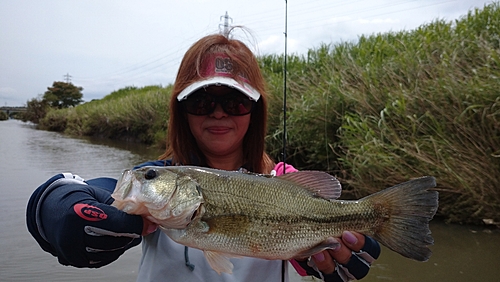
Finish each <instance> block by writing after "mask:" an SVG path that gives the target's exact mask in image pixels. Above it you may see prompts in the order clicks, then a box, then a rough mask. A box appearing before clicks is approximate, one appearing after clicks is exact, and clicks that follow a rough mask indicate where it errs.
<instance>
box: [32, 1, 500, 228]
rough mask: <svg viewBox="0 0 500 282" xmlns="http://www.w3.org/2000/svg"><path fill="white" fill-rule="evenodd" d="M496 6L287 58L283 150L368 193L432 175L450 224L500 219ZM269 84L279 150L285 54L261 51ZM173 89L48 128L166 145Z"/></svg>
mask: <svg viewBox="0 0 500 282" xmlns="http://www.w3.org/2000/svg"><path fill="white" fill-rule="evenodd" d="M499 44H500V7H499V4H498V3H493V4H490V5H488V6H485V7H484V8H483V9H480V10H473V11H470V12H469V13H468V14H467V15H464V16H463V17H462V18H460V19H459V20H457V21H454V22H446V21H442V20H436V21H434V22H432V23H429V24H426V25H423V26H421V27H419V28H418V29H416V30H412V31H402V32H391V33H384V34H376V35H371V36H362V37H360V38H359V42H357V43H340V44H335V45H327V44H325V45H321V46H319V47H318V48H314V49H311V50H309V52H308V53H307V54H306V55H291V56H289V57H288V74H287V76H288V89H287V110H288V118H287V138H288V147H287V151H288V152H287V154H288V155H289V158H288V160H289V162H290V163H293V164H295V165H296V166H297V167H298V168H300V169H319V170H326V171H329V172H331V173H333V174H335V175H337V176H338V177H339V178H341V179H342V182H343V183H344V186H345V190H344V195H346V196H348V197H349V196H352V197H361V196H365V195H367V194H370V193H373V192H376V191H379V190H381V189H383V188H385V187H388V186H390V185H394V184H396V183H399V182H403V181H406V180H408V179H409V178H412V177H418V176H422V175H433V176H435V177H436V178H437V182H438V189H439V190H440V192H441V193H440V209H439V214H440V215H442V216H444V217H445V218H446V219H448V220H449V221H451V222H462V223H480V222H481V220H482V219H484V218H493V219H496V220H497V221H498V220H499V219H500V218H499V214H500V189H499V188H500V173H499V172H500V93H499V89H500V47H499ZM259 59H260V62H261V65H262V69H263V70H264V74H265V77H266V79H267V81H268V85H269V90H270V93H271V97H270V119H269V127H268V136H267V139H266V141H267V148H268V151H269V152H270V153H271V155H272V156H273V157H275V158H276V159H279V156H280V153H281V146H282V136H283V128H282V119H283V117H282V93H283V81H282V77H283V70H282V68H283V64H282V62H283V59H284V58H283V56H282V55H281V56H280V55H266V56H262V57H260V58H259ZM169 95H170V88H169V87H155V86H152V87H145V88H140V89H137V88H126V89H122V90H119V91H116V92H113V93H111V94H110V95H108V96H106V97H105V98H104V99H102V100H99V101H93V102H90V103H86V104H84V105H81V106H78V107H75V108H72V109H67V110H60V111H54V112H50V113H49V114H48V115H47V117H46V118H45V119H44V120H43V121H42V122H41V124H40V125H41V126H43V127H45V128H47V129H50V130H59V131H65V132H68V133H71V134H79V135H100V136H104V137H112V138H116V137H120V138H129V139H134V140H138V141H140V142H144V143H147V144H163V143H164V137H165V132H166V130H167V128H166V125H167V120H168V111H167V108H168V107H167V103H168V99H169V97H170V96H169Z"/></svg>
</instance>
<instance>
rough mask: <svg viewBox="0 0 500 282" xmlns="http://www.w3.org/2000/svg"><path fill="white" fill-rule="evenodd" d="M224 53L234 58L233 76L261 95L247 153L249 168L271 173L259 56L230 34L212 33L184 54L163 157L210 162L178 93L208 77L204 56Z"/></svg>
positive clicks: (193, 162) (191, 162)
mask: <svg viewBox="0 0 500 282" xmlns="http://www.w3.org/2000/svg"><path fill="white" fill-rule="evenodd" d="M214 53H222V54H225V55H226V56H228V57H229V58H230V59H231V61H232V65H233V68H232V72H231V74H230V77H232V78H233V79H235V80H237V81H238V82H242V77H244V80H245V82H246V83H248V84H249V85H251V86H252V87H253V88H254V89H255V90H257V91H258V92H259V93H260V94H261V97H260V99H259V100H258V101H257V105H256V106H255V108H254V110H253V111H252V113H251V118H250V125H249V127H248V130H247V132H246V134H245V136H244V139H243V157H244V160H243V162H244V164H245V165H246V166H247V169H250V170H252V171H254V172H257V173H269V172H270V171H271V170H272V169H273V167H274V162H273V161H272V159H271V158H270V157H269V155H268V154H267V153H266V152H265V140H264V138H265V136H266V131H267V96H268V95H267V90H266V83H265V81H264V78H263V76H262V73H261V70H260V68H259V64H258V62H257V59H256V58H255V56H254V54H253V53H252V51H251V50H250V49H249V48H248V47H247V46H246V45H245V44H244V43H242V42H241V41H239V40H236V39H231V38H230V37H229V34H228V35H227V37H226V36H224V35H221V34H213V35H208V36H205V37H203V38H201V39H200V40H198V41H197V42H195V43H194V44H193V45H192V46H191V47H190V48H189V50H188V51H187V52H186V54H185V55H184V58H183V59H182V62H181V65H180V67H179V71H178V73H177V77H176V79H175V83H174V85H173V89H172V97H171V100H170V108H169V109H170V119H169V122H168V133H167V148H166V151H165V153H163V155H161V156H160V159H162V160H165V159H170V158H171V159H172V161H173V163H174V164H182V165H206V159H205V156H204V155H203V153H202V152H201V150H200V149H199V148H198V145H197V143H196V140H195V138H194V136H193V134H192V133H191V130H190V128H189V124H188V120H187V113H185V112H184V110H183V109H182V107H181V106H180V103H179V102H178V101H177V96H178V95H179V93H180V92H181V91H182V90H184V89H185V88H186V87H188V86H189V85H191V84H192V83H194V82H196V81H199V80H202V79H204V77H203V76H202V67H203V65H204V60H205V59H207V58H208V57H210V55H211V54H214Z"/></svg>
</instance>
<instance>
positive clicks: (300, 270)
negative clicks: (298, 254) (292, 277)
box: [289, 259, 307, 276]
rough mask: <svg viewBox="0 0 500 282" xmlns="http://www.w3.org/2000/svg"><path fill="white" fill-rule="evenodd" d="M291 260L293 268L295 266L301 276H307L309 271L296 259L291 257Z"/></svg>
mask: <svg viewBox="0 0 500 282" xmlns="http://www.w3.org/2000/svg"><path fill="white" fill-rule="evenodd" d="M289 262H290V263H291V264H292V266H293V268H295V271H297V273H298V274H299V275H300V276H307V272H306V271H305V270H304V269H303V268H302V267H301V266H300V265H299V263H298V262H297V261H296V260H294V259H291V260H289Z"/></svg>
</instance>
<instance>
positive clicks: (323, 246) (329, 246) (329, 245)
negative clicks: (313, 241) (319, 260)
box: [294, 238, 340, 259]
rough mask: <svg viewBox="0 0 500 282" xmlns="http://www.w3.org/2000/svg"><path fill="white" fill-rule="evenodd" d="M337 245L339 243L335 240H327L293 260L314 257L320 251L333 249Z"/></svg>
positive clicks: (299, 254)
mask: <svg viewBox="0 0 500 282" xmlns="http://www.w3.org/2000/svg"><path fill="white" fill-rule="evenodd" d="M339 244H340V243H339V242H338V241H337V240H335V239H333V238H328V239H326V240H325V241H323V242H321V243H319V244H318V245H316V246H314V247H312V248H310V249H307V250H304V251H302V252H300V253H298V254H297V255H296V256H295V257H294V258H297V259H305V258H308V257H311V256H312V255H315V254H317V253H319V252H321V251H324V250H327V249H333V248H335V247H336V246H337V245H339Z"/></svg>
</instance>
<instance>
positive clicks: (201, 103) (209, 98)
mask: <svg viewBox="0 0 500 282" xmlns="http://www.w3.org/2000/svg"><path fill="white" fill-rule="evenodd" d="M182 103H183V104H184V107H185V109H186V112H188V113H189V114H192V115H197V116H204V115H208V114H211V113H212V112H213V111H214V110H215V107H216V106H217V104H220V105H221V107H222V109H223V110H224V112H226V113H227V114H229V115H232V116H243V115H247V114H249V113H250V112H251V111H252V110H253V107H254V104H255V102H254V101H252V100H250V99H249V98H248V97H247V96H246V95H245V94H243V93H241V92H239V91H235V92H232V93H230V94H226V95H223V96H216V95H212V94H209V93H207V92H205V91H196V92H195V93H193V94H191V95H189V96H188V98H187V99H186V100H184V101H183V102H182Z"/></svg>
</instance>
